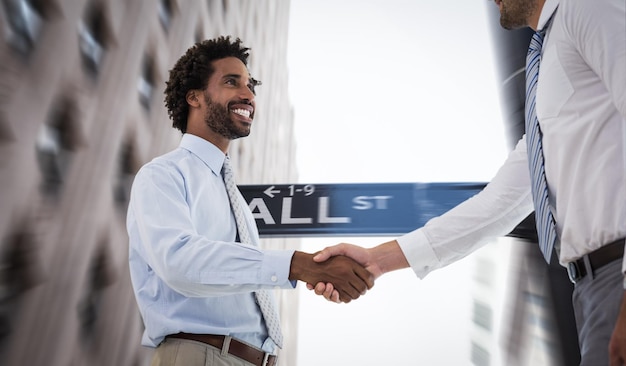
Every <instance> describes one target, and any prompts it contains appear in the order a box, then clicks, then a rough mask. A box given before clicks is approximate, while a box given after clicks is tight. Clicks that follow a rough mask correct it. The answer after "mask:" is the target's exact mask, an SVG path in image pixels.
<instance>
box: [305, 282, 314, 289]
mask: <svg viewBox="0 0 626 366" xmlns="http://www.w3.org/2000/svg"><path fill="white" fill-rule="evenodd" d="M306 288H307V289H309V290H313V288H314V287H313V285H311V284H310V283H307V284H306Z"/></svg>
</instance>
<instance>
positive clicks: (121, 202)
mask: <svg viewBox="0 0 626 366" xmlns="http://www.w3.org/2000/svg"><path fill="white" fill-rule="evenodd" d="M134 161H135V160H134V152H133V147H132V145H131V144H129V143H124V144H123V145H122V148H121V150H120V153H119V154H118V168H117V177H116V181H115V186H114V187H113V197H114V199H115V203H116V206H117V207H118V208H119V209H120V211H122V212H123V213H126V210H127V208H128V202H129V200H130V188H131V186H132V183H133V179H134V177H135V172H136V169H135V166H136V164H135V163H134Z"/></svg>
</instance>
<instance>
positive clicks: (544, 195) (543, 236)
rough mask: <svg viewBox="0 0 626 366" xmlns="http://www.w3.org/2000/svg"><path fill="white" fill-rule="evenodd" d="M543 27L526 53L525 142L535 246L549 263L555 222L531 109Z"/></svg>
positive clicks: (538, 138)
mask: <svg viewBox="0 0 626 366" xmlns="http://www.w3.org/2000/svg"><path fill="white" fill-rule="evenodd" d="M547 28H548V25H547V24H546V26H545V27H544V30H543V31H538V32H536V33H535V34H534V35H533V38H532V40H531V41H530V46H529V47H528V54H527V56H526V143H527V145H528V166H529V168H530V178H531V183H532V193H533V200H534V203H535V221H536V224H537V235H538V239H539V240H538V241H539V248H540V249H541V252H542V253H543V256H544V258H545V260H546V262H548V263H550V257H551V255H552V251H553V249H554V245H555V243H556V241H557V234H556V223H555V220H554V216H553V215H552V211H551V209H550V204H549V200H548V183H547V181H546V172H545V165H544V158H543V148H542V146H541V128H540V127H539V120H538V119H537V111H536V109H535V107H536V99H537V79H538V78H539V63H540V61H541V46H542V44H543V37H544V35H545V29H547Z"/></svg>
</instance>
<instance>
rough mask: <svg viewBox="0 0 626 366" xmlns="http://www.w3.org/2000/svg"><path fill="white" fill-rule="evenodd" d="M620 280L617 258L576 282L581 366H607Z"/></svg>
mask: <svg viewBox="0 0 626 366" xmlns="http://www.w3.org/2000/svg"><path fill="white" fill-rule="evenodd" d="M623 281H624V276H623V274H622V260H621V259H620V260H615V261H613V262H611V263H609V264H607V265H605V266H603V267H601V268H600V269H598V270H597V271H595V273H592V274H588V275H587V276H585V278H583V279H582V280H581V281H580V282H578V283H576V286H575V288H574V294H573V296H572V302H573V305H574V314H575V316H576V327H577V328H578V341H579V344H580V355H581V361H580V365H581V366H598V365H608V364H609V341H610V339H611V334H613V329H614V328H615V324H616V323H617V316H618V315H619V311H620V305H621V303H622V297H623V296H624V287H623Z"/></svg>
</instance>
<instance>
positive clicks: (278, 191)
mask: <svg viewBox="0 0 626 366" xmlns="http://www.w3.org/2000/svg"><path fill="white" fill-rule="evenodd" d="M274 187H275V186H271V187H269V188H268V189H266V190H265V191H263V193H265V194H266V195H268V196H269V197H270V198H274V193H280V190H279V189H274Z"/></svg>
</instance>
